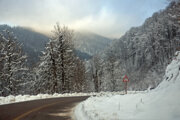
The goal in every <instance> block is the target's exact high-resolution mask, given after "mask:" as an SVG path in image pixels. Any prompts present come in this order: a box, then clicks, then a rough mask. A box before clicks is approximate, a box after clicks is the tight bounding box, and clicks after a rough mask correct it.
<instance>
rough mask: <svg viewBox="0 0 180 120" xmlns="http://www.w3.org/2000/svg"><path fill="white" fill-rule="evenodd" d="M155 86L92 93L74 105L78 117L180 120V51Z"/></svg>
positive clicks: (83, 119)
mask: <svg viewBox="0 0 180 120" xmlns="http://www.w3.org/2000/svg"><path fill="white" fill-rule="evenodd" d="M176 55H177V56H176V58H174V60H173V61H172V62H171V64H170V65H168V66H167V69H166V73H165V77H164V80H163V82H162V83H161V84H160V85H159V86H158V87H157V88H156V89H154V90H151V91H148V90H147V91H146V92H144V93H136V94H127V95H107V96H105V95H104V96H100V97H90V98H89V99H88V100H86V101H84V102H82V103H80V104H79V105H77V106H76V108H75V112H74V115H75V118H76V119H77V120H180V52H177V53H176Z"/></svg>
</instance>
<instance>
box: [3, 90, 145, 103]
mask: <svg viewBox="0 0 180 120" xmlns="http://www.w3.org/2000/svg"><path fill="white" fill-rule="evenodd" d="M141 92H142V91H130V93H131V94H135V93H141ZM120 94H123V92H100V93H95V92H91V93H65V94H58V93H55V94H52V95H51V94H38V95H18V96H13V95H9V96H7V97H1V96H0V105H2V104H9V103H16V102H23V101H30V100H37V99H46V98H57V97H73V96H103V95H120Z"/></svg>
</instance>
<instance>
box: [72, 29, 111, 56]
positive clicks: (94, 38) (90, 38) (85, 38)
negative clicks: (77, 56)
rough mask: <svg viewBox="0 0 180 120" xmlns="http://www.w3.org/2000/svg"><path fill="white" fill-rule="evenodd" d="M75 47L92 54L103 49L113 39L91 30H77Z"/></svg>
mask: <svg viewBox="0 0 180 120" xmlns="http://www.w3.org/2000/svg"><path fill="white" fill-rule="evenodd" d="M74 36H75V40H74V43H75V48H76V49H78V50H79V51H81V52H84V53H87V54H89V55H91V56H93V55H95V54H98V53H99V52H101V51H103V50H104V48H106V47H107V46H108V45H109V44H110V43H111V42H112V40H111V39H109V38H106V37H104V36H101V35H98V34H95V33H91V32H75V33H74Z"/></svg>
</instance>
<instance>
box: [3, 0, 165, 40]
mask: <svg viewBox="0 0 180 120" xmlns="http://www.w3.org/2000/svg"><path fill="white" fill-rule="evenodd" d="M163 1H164V0H158V1H157V0H151V1H149V0H126V1H124V0H0V15H1V17H0V23H7V24H11V25H20V26H26V27H32V28H34V29H36V30H39V31H44V32H49V31H51V30H52V29H53V25H55V24H56V22H59V23H60V24H64V25H68V26H69V27H70V28H73V29H75V30H88V31H92V32H95V33H98V34H101V35H104V36H108V37H120V36H121V35H122V34H124V33H125V31H127V30H128V29H129V28H130V27H132V26H137V25H140V24H142V22H143V21H144V19H145V18H147V17H149V16H151V15H152V13H153V12H155V11H157V10H159V9H161V8H164V7H165V4H164V2H163ZM149 4H152V6H151V7H149ZM130 6H131V7H130Z"/></svg>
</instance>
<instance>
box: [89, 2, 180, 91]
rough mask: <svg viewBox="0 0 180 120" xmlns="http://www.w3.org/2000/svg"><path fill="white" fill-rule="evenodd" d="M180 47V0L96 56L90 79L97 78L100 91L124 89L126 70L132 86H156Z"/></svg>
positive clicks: (97, 87)
mask: <svg viewBox="0 0 180 120" xmlns="http://www.w3.org/2000/svg"><path fill="white" fill-rule="evenodd" d="M177 49H180V3H176V2H172V3H171V4H170V5H169V6H168V7H167V8H166V9H165V10H162V11H159V12H156V13H154V14H153V16H152V17H150V18H148V19H146V21H145V22H144V24H143V25H142V26H140V27H133V28H131V29H130V30H129V31H127V32H126V34H125V35H124V36H122V37H121V38H120V39H119V40H116V41H114V43H112V44H111V46H110V47H108V48H107V49H106V50H104V52H101V53H100V54H99V55H98V56H96V57H94V58H93V59H92V60H91V62H90V64H91V65H92V67H90V68H89V69H88V71H89V74H93V75H92V76H91V77H89V79H93V80H94V81H95V88H96V91H101V90H104V91H117V90H122V89H123V88H124V83H123V82H122V77H124V75H125V74H127V75H128V77H129V79H130V83H128V84H129V86H130V87H129V89H133V90H144V89H147V88H148V87H151V88H153V87H156V86H157V85H158V84H159V83H160V82H161V80H162V77H163V74H164V71H165V66H166V65H167V64H168V63H169V61H171V60H172V59H173V56H174V53H175V51H176V50H177Z"/></svg>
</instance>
